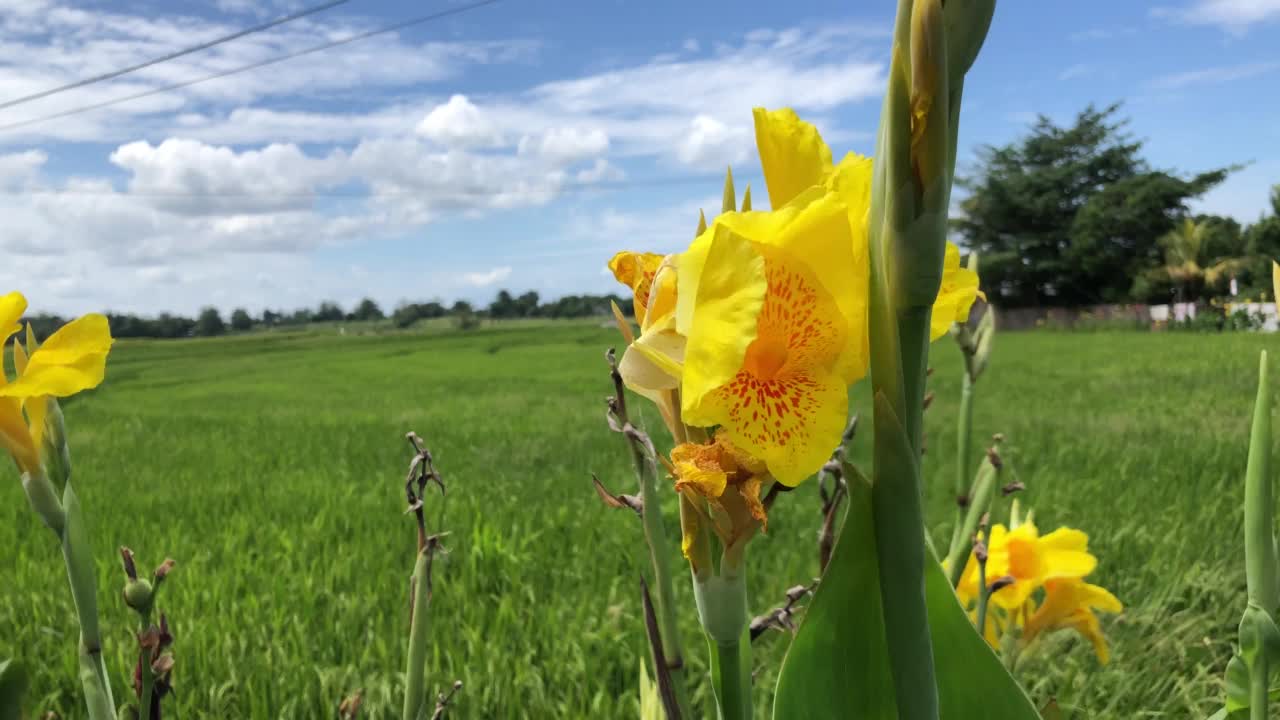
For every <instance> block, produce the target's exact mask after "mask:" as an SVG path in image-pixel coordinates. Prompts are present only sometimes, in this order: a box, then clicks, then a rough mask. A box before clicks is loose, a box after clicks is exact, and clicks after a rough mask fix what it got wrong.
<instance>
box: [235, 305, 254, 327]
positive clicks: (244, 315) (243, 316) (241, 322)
mask: <svg viewBox="0 0 1280 720" xmlns="http://www.w3.org/2000/svg"><path fill="white" fill-rule="evenodd" d="M231 329H232V330H235V331H236V332H244V331H245V330H251V329H253V318H252V317H251V316H250V315H249V311H248V310H245V309H244V308H236V309H235V310H233V311H231Z"/></svg>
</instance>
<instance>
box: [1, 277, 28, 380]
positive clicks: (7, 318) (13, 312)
mask: <svg viewBox="0 0 1280 720" xmlns="http://www.w3.org/2000/svg"><path fill="white" fill-rule="evenodd" d="M26 312H27V299H26V298H25V297H23V296H22V293H20V292H11V293H9V294H8V295H3V296H0V346H3V345H4V344H5V343H7V342H8V341H9V338H10V337H12V336H13V335H14V334H16V333H17V332H18V331H19V330H21V329H22V326H21V325H20V324H18V321H19V320H21V319H22V316H23V314H24V313H26ZM2 381H3V377H2V374H0V382H2Z"/></svg>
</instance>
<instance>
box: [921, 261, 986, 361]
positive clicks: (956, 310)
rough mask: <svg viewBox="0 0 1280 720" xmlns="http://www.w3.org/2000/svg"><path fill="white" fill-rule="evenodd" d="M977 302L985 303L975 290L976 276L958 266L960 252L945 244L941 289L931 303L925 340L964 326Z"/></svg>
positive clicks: (980, 292)
mask: <svg viewBox="0 0 1280 720" xmlns="http://www.w3.org/2000/svg"><path fill="white" fill-rule="evenodd" d="M977 298H982V299H983V300H984V301H985V300H986V299H987V296H986V295H985V294H984V293H983V292H982V291H981V290H979V289H978V273H976V272H974V271H972V270H970V269H968V268H965V267H961V266H960V248H958V247H956V246H955V245H953V244H952V243H949V242H948V243H947V254H946V258H945V259H944V261H943V263H942V285H941V286H939V287H938V299H937V300H934V301H933V315H932V319H931V321H930V327H929V340H930V341H933V340H937V339H938V338H940V337H942V336H943V335H946V334H947V332H948V331H949V330H951V326H952V325H953V324H955V323H965V322H968V321H969V311H970V310H971V309H972V308H973V301H974V300H976V299H977Z"/></svg>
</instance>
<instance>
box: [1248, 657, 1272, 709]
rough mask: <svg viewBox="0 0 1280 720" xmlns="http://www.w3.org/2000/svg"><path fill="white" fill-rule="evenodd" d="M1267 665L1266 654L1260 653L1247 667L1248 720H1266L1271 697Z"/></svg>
mask: <svg viewBox="0 0 1280 720" xmlns="http://www.w3.org/2000/svg"><path fill="white" fill-rule="evenodd" d="M1267 664H1268V663H1267V654H1266V653H1265V652H1261V653H1258V655H1257V657H1255V658H1254V659H1253V663H1252V664H1250V666H1249V720H1268V713H1267V706H1268V703H1269V701H1270V700H1271V697H1270V682H1269V681H1270V678H1269V675H1268V672H1267V670H1268V668H1267Z"/></svg>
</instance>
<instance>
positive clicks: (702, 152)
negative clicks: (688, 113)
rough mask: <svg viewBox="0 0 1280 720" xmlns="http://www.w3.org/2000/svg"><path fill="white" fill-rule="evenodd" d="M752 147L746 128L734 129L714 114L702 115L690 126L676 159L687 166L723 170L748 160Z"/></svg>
mask: <svg viewBox="0 0 1280 720" xmlns="http://www.w3.org/2000/svg"><path fill="white" fill-rule="evenodd" d="M749 144H750V136H749V135H748V133H747V130H746V128H744V127H731V126H729V125H727V124H725V123H723V122H721V121H720V120H717V119H716V118H713V117H711V116H710V115H698V116H696V117H694V118H693V121H692V122H690V123H689V130H688V133H687V134H686V135H685V138H684V140H683V141H682V142H681V143H680V146H679V148H678V149H677V150H676V157H678V158H680V162H683V163H685V164H687V165H695V166H701V167H723V166H725V165H729V164H732V163H736V162H739V161H741V160H742V159H743V158H744V157H746V155H747V150H748V149H749V147H750V145H749Z"/></svg>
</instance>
